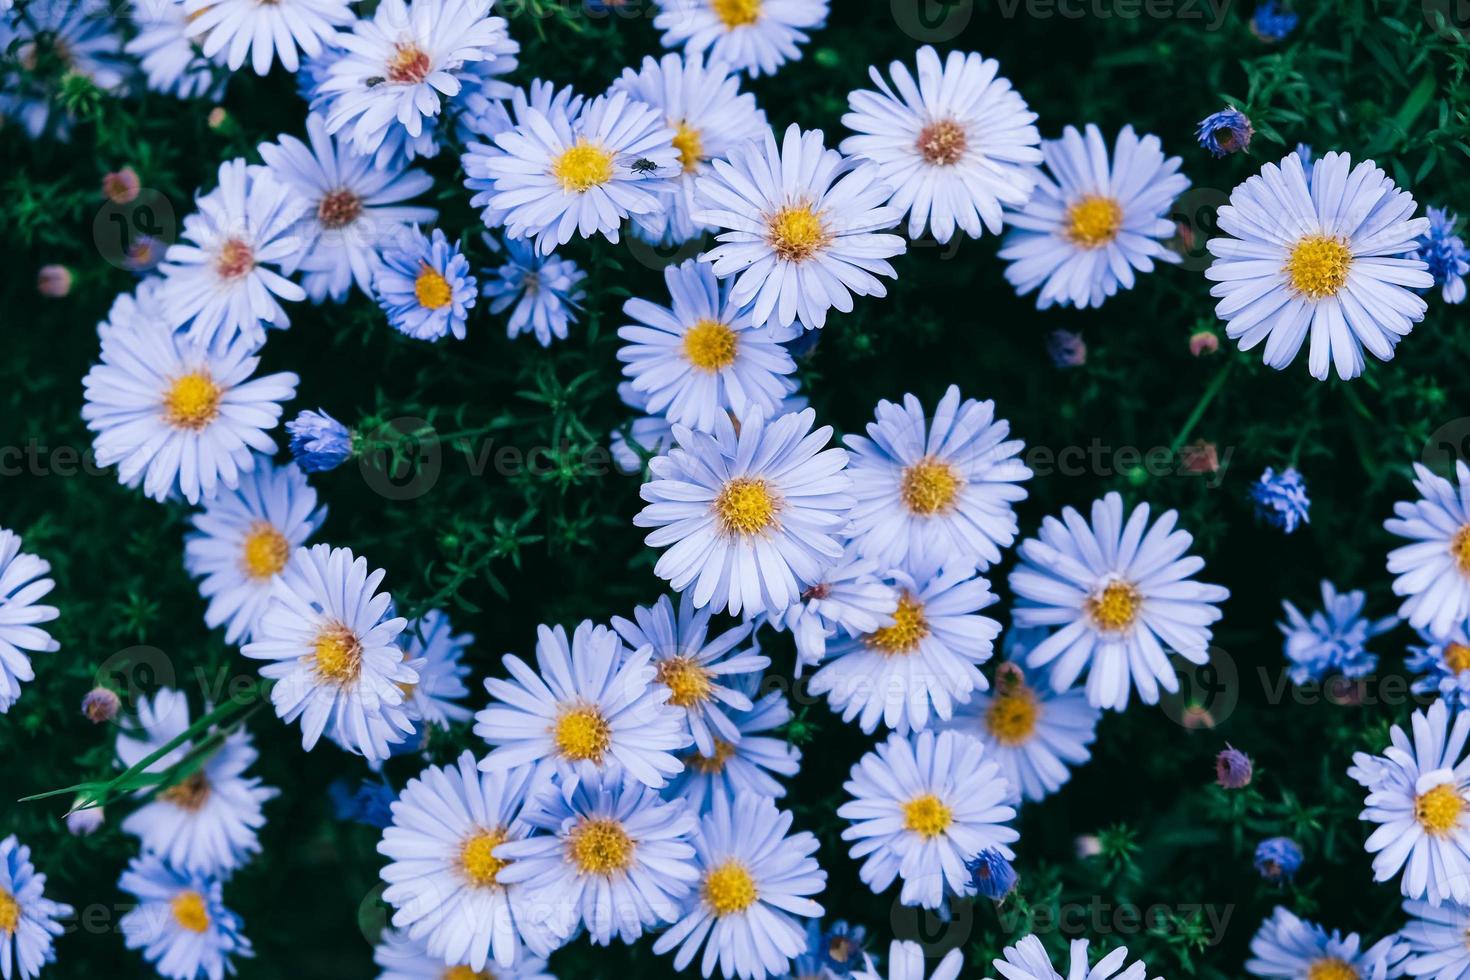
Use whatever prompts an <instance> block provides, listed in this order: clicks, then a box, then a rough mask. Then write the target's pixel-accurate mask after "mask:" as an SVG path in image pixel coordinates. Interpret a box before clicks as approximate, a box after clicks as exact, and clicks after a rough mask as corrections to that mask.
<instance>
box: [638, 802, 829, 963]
mask: <svg viewBox="0 0 1470 980" xmlns="http://www.w3.org/2000/svg"><path fill="white" fill-rule="evenodd" d="M791 821H792V818H791V814H790V813H787V812H785V811H778V810H777V809H776V804H775V803H773V802H772V801H770V800H769V799H766V798H764V797H759V796H746V797H741V798H739V799H737V800H735V801H734V802H731V801H729V800H726V799H725V797H723V796H717V797H715V801H714V807H713V808H712V809H711V810H710V812H709V813H707V814H705V816H704V817H703V818H702V819H701V820H700V822H699V828H698V829H697V830H696V831H695V832H694V836H693V837H692V838H691V840H690V843H692V844H693V845H694V852H695V857H694V863H695V866H696V867H697V868H698V869H699V887H698V889H697V890H696V891H695V893H694V895H693V898H692V901H691V902H690V904H689V906H688V907H687V908H686V910H685V912H684V915H683V917H682V918H681V919H679V921H678V922H676V923H675V924H674V926H673V927H672V928H670V929H669V930H668V931H667V932H665V933H664V934H663V935H661V936H659V937H658V941H657V942H656V943H654V945H653V951H654V952H655V953H667V952H669V951H670V950H672V949H676V948H677V949H678V952H677V953H675V954H674V969H675V970H683V969H684V968H685V967H687V966H688V965H689V964H690V963H691V962H693V961H694V957H695V955H696V954H697V953H698V952H699V948H700V947H701V946H703V947H704V955H703V956H702V957H701V958H700V963H699V967H700V972H701V973H702V974H703V975H704V976H706V977H708V976H709V975H710V974H711V973H713V972H714V969H715V964H717V963H718V964H719V967H720V973H721V974H723V975H724V976H725V977H727V978H734V977H740V978H742V980H764V978H765V977H767V976H780V975H782V974H783V973H785V972H786V968H787V966H788V965H789V964H790V961H791V960H792V959H793V958H795V957H797V956H799V955H801V953H802V952H803V951H804V950H805V949H806V931H805V930H804V929H803V928H802V923H801V919H800V917H802V916H805V917H815V916H820V915H821V914H822V911H823V910H822V906H820V905H818V904H817V903H816V902H814V901H812V899H811V897H810V896H812V895H817V894H820V893H821V892H822V890H823V889H825V888H826V886H827V873H826V872H825V871H823V870H821V868H819V867H817V861H816V859H815V858H814V857H812V855H813V854H815V853H816V851H817V846H818V844H817V839H816V838H815V837H814V836H812V834H811V833H810V832H809V831H805V830H803V831H801V832H799V833H796V834H792V833H791ZM788 835H789V836H788Z"/></svg>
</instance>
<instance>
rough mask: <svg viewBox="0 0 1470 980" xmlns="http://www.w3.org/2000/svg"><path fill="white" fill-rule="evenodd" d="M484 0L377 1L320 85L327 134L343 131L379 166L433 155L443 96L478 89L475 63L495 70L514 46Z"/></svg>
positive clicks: (505, 65)
mask: <svg viewBox="0 0 1470 980" xmlns="http://www.w3.org/2000/svg"><path fill="white" fill-rule="evenodd" d="M490 10H491V3H490V2H487V0H416V2H413V3H405V2H404V0H382V2H381V3H380V4H378V7H377V10H375V11H374V13H373V16H372V19H371V20H369V19H366V18H364V19H361V20H358V21H357V22H356V23H355V24H353V27H352V33H351V34H342V35H340V36H339V37H338V43H340V44H341V45H342V47H343V48H345V49H346V50H345V52H344V53H343V55H342V57H340V58H338V59H337V60H336V61H334V62H333V63H332V64H331V67H330V68H329V69H328V73H327V77H326V78H325V79H323V80H322V83H321V85H320V87H319V89H318V97H319V99H320V100H321V107H322V108H323V110H324V111H325V112H326V116H327V132H329V133H333V134H338V133H342V134H344V135H345V136H346V137H347V138H348V139H350V141H351V143H352V145H353V147H354V148H355V149H356V150H357V152H358V153H360V154H362V155H363V156H370V157H372V158H373V160H374V162H375V163H376V164H377V166H379V167H383V168H386V167H388V166H389V165H390V164H391V163H392V162H393V161H394V160H403V159H409V160H411V159H413V158H414V157H415V156H426V157H431V156H434V155H435V154H436V153H438V152H439V147H438V144H437V143H436V142H435V140H434V130H435V127H436V125H437V123H438V117H439V112H440V110H441V109H442V107H443V100H444V99H454V98H455V97H456V96H459V95H460V93H461V92H462V91H465V90H467V89H468V88H474V87H477V86H478V84H479V81H478V80H479V79H480V78H481V76H479V75H477V74H475V73H474V71H473V68H472V66H473V65H474V64H475V63H476V62H490V63H491V64H492V65H493V66H494V69H495V70H496V71H499V72H501V73H504V72H507V71H510V70H511V69H512V68H514V67H515V64H516V62H515V55H516V53H517V52H518V51H519V50H520V45H518V44H516V42H515V41H513V40H511V37H510V35H509V33H507V31H506V23H505V19H504V18H502V17H492V16H491V15H490Z"/></svg>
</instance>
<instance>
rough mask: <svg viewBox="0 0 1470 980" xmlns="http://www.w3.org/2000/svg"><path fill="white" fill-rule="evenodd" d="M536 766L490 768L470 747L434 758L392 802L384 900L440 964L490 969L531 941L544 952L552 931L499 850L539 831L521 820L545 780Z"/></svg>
mask: <svg viewBox="0 0 1470 980" xmlns="http://www.w3.org/2000/svg"><path fill="white" fill-rule="evenodd" d="M536 785H537V783H536V780H535V779H534V778H533V774H532V772H531V769H530V768H529V767H524V766H523V767H521V768H518V769H513V770H510V771H503V772H496V773H481V772H479V771H478V770H477V769H476V768H475V757H474V755H473V754H472V753H470V752H462V753H461V754H460V756H459V758H458V760H457V761H456V762H455V764H454V765H450V766H429V767H428V768H427V769H425V770H424V771H423V772H421V773H419V774H418V775H417V776H416V777H414V778H413V779H410V780H409V781H408V785H407V786H405V787H404V788H403V793H402V794H401V795H400V796H399V797H398V799H397V800H395V801H394V802H393V804H392V811H393V823H392V824H391V825H390V826H389V827H388V828H387V829H385V830H384V831H383V839H382V840H381V841H379V842H378V853H379V854H382V855H383V856H384V857H386V858H388V860H389V863H388V864H387V865H386V866H385V867H384V868H383V870H382V871H381V872H380V874H381V875H382V878H383V880H384V881H385V882H387V883H388V887H387V889H386V890H385V891H384V892H383V901H385V902H387V903H388V904H389V905H392V906H393V907H394V909H395V910H396V911H394V913H393V926H394V927H395V928H397V929H401V930H404V931H405V932H406V933H407V935H408V938H409V939H411V940H414V941H415V942H421V943H423V944H424V946H425V947H426V948H427V950H428V952H429V954H430V955H432V956H437V957H438V958H439V960H440V963H441V964H443V963H464V964H468V966H469V968H470V971H471V972H473V971H483V970H485V965H486V963H488V962H491V961H492V957H493V962H494V963H495V968H496V969H504V968H508V967H510V966H511V965H512V964H514V963H515V962H516V961H517V959H518V958H520V957H521V956H522V955H523V954H522V953H521V944H522V943H526V944H528V945H530V946H531V948H532V949H533V950H534V951H535V952H537V953H538V954H539V955H541V956H545V955H546V954H547V953H549V952H550V949H551V946H550V943H549V938H550V937H549V935H548V934H547V933H546V931H545V930H544V928H542V927H541V926H540V925H538V924H537V923H533V922H531V921H530V919H531V916H530V914H529V913H528V911H527V908H526V904H525V901H524V899H525V897H526V892H525V889H524V888H523V887H521V886H520V885H517V884H512V883H511V882H509V881H502V880H501V877H500V876H501V874H502V873H503V872H504V871H505V869H506V867H507V866H508V865H509V864H510V861H509V860H508V859H506V858H503V857H500V856H498V854H497V851H498V850H499V848H500V846H501V845H502V844H504V843H506V842H507V841H513V840H520V839H521V838H523V837H525V836H526V835H527V834H529V833H530V832H531V828H530V827H529V826H528V825H527V824H526V823H525V821H523V820H522V819H521V809H522V807H523V805H524V804H525V801H526V796H527V794H528V793H530V792H532V791H534V790H535V788H536Z"/></svg>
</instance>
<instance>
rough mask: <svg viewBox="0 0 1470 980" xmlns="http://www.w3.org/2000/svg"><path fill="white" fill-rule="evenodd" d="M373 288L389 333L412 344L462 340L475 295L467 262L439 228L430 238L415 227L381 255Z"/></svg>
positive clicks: (473, 283)
mask: <svg viewBox="0 0 1470 980" xmlns="http://www.w3.org/2000/svg"><path fill="white" fill-rule="evenodd" d="M373 289H374V291H375V292H376V293H377V297H378V305H379V306H381V307H382V308H383V312H385V313H387V314H388V322H389V323H390V324H392V326H393V329H394V330H397V331H398V332H399V333H402V334H406V335H408V336H410V337H412V338H414V339H415V340H439V339H440V338H442V337H447V336H449V335H450V334H453V335H454V336H455V338H456V339H458V340H464V338H465V322H466V321H467V319H468V318H469V311H470V309H471V308H472V307H473V306H474V305H475V297H476V296H477V295H478V294H479V291H478V288H477V286H476V284H475V277H474V276H472V275H470V260H469V259H467V258H465V257H464V255H463V254H461V252H460V250H459V246H458V245H457V244H454V243H452V242H450V241H449V240H448V239H447V238H445V237H444V232H442V231H440V230H439V229H438V228H435V229H434V234H433V237H432V238H431V237H429V236H427V235H425V234H424V233H423V232H421V231H419V230H418V229H414V230H413V232H411V233H410V234H409V235H408V236H407V237H405V238H403V239H402V240H400V241H399V242H398V243H397V244H396V245H395V246H394V247H392V248H390V249H388V250H387V251H386V252H384V253H383V264H382V265H381V266H380V267H379V268H378V271H377V273H376V275H375V276H374V278H373Z"/></svg>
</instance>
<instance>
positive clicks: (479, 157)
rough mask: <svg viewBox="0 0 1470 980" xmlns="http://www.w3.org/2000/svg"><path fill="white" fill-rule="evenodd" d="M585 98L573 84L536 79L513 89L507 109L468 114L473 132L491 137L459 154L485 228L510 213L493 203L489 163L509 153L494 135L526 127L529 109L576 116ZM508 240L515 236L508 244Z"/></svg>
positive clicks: (499, 106) (496, 105)
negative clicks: (557, 83) (564, 84)
mask: <svg viewBox="0 0 1470 980" xmlns="http://www.w3.org/2000/svg"><path fill="white" fill-rule="evenodd" d="M585 101H586V100H585V99H583V98H582V96H580V95H578V94H577V93H576V92H575V91H574V90H573V89H572V87H571V86H570V85H567V86H564V87H562V88H560V89H559V88H557V87H556V86H555V85H554V84H553V83H551V82H548V81H543V80H542V79H539V78H537V79H534V80H533V81H532V82H531V84H530V85H528V86H527V87H526V88H524V89H519V88H518V89H514V90H512V91H511V94H510V100H509V103H508V104H509V105H510V108H509V109H508V110H507V109H506V108H505V106H506V104H507V103H504V102H491V103H488V104H487V105H486V107H485V111H484V112H482V113H479V114H477V115H471V116H469V117H467V118H468V123H467V125H468V127H469V129H470V130H471V132H472V133H474V134H475V135H478V136H481V137H483V138H484V139H487V140H490V142H488V143H480V142H477V141H473V140H471V141H469V142H468V143H467V145H466V146H465V152H464V155H463V156H461V157H460V164H461V165H462V166H463V167H464V172H465V182H464V185H465V186H466V187H468V188H469V189H470V190H472V191H474V192H475V195H474V196H473V197H472V198H470V205H471V206H472V207H477V208H480V209H481V211H480V220H482V221H484V222H485V227H487V228H498V227H499V226H501V225H503V224H505V216H506V214H508V213H509V212H508V211H506V210H505V209H504V208H497V207H493V206H492V205H491V204H490V202H491V201H492V200H494V198H495V194H496V190H495V176H494V174H493V173H491V171H490V169H489V167H488V164H489V162H490V161H491V160H492V159H494V158H496V157H503V156H506V152H505V151H504V150H502V149H501V148H500V147H499V145H497V144H496V143H495V137H497V136H499V135H500V134H501V133H507V132H510V131H511V130H513V129H526V128H527V127H528V126H529V125H530V121H531V112H530V110H535V112H536V113H537V114H538V115H540V116H542V117H545V118H548V119H560V118H563V117H565V118H567V119H575V118H577V116H578V114H579V113H581V111H582V105H583V104H584V102H585ZM509 241H513V239H511V240H508V241H507V244H509Z"/></svg>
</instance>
